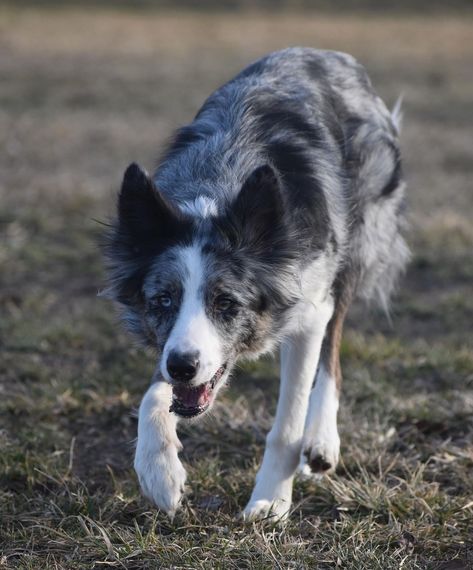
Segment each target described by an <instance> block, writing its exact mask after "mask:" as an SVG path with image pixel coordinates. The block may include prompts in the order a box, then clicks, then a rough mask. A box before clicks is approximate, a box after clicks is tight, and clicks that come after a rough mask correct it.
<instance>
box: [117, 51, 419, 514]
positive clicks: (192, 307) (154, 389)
mask: <svg viewBox="0 0 473 570" xmlns="http://www.w3.org/2000/svg"><path fill="white" fill-rule="evenodd" d="M400 119H401V115H400V105H398V104H396V107H395V109H394V111H393V112H392V113H390V112H389V111H388V110H387V108H386V106H385V105H384V103H383V102H382V100H381V99H380V98H379V97H378V96H377V95H376V93H375V91H374V90H373V87H372V86H371V83H370V80H369V78H368V76H367V74H366V72H365V70H364V68H363V67H362V66H361V65H360V64H359V63H358V62H357V61H356V60H355V59H354V58H353V57H351V56H350V55H347V54H344V53H339V52H334V51H322V50H315V49H310V48H289V49H285V50H282V51H277V52H274V53H271V54H269V55H267V56H266V57H263V58H262V59H259V60H258V61H256V62H254V63H252V64H251V65H250V66H249V67H247V68H246V69H244V70H243V71H242V72H240V73H239V74H238V75H236V76H235V77H234V78H233V79H232V80H230V81H229V82H228V83H226V84H225V85H223V86H222V87H220V88H219V89H217V90H216V91H215V92H214V93H213V94H212V95H210V97H209V98H208V99H207V100H206V101H205V103H204V105H203V106H202V108H201V109H200V110H199V112H198V113H197V115H196V117H195V119H194V120H193V121H192V122H191V123H190V124H189V125H187V126H184V127H183V128H181V129H180V130H178V131H177V133H176V134H175V136H174V138H173V140H172V142H171V143H170V144H169V146H168V148H167V150H166V151H165V152H164V154H163V156H162V158H161V160H160V163H159V166H158V168H157V170H156V171H155V173H154V175H153V176H149V175H148V174H147V173H146V172H145V171H144V170H143V169H142V168H140V167H139V166H138V165H137V164H135V163H133V164H131V165H130V166H129V167H128V169H127V170H126V172H125V175H124V178H123V183H122V186H121V190H120V192H119V197H118V217H117V220H116V222H114V224H113V225H112V229H111V230H110V232H109V234H108V236H107V241H106V259H107V265H108V275H109V287H108V293H109V295H110V296H111V297H112V298H113V299H114V300H115V301H116V302H117V303H118V305H119V306H120V307H121V309H122V314H123V318H124V322H125V324H126V326H127V327H128V329H129V330H131V331H132V333H134V334H135V335H137V336H138V337H139V338H140V339H141V340H142V341H143V342H144V343H145V344H146V345H147V346H150V347H152V348H153V349H154V350H155V351H156V354H157V365H156V371H155V374H154V376H153V380H152V383H151V385H150V387H149V389H148V391H147V392H146V394H145V396H144V398H143V400H142V403H141V405H140V408H139V418H138V440H137V445H136V456H135V462H134V467H135V470H136V473H137V475H138V478H139V482H140V485H141V489H142V492H143V494H144V495H145V496H146V497H148V498H149V499H150V500H151V501H152V502H153V503H154V504H155V505H156V506H157V507H158V508H159V509H162V510H163V511H166V512H167V513H168V514H169V515H171V516H173V515H174V513H175V511H176V509H177V508H178V506H179V504H180V501H181V497H182V495H183V490H184V484H185V481H186V472H185V469H184V467H183V465H182V463H181V462H180V460H179V456H178V454H179V451H180V449H181V444H180V442H179V439H178V437H177V434H176V426H177V424H178V422H179V421H185V420H188V419H189V418H196V417H198V416H202V415H203V414H205V413H207V412H208V411H209V410H210V409H211V408H212V405H213V403H214V401H215V398H216V397H217V394H218V393H219V391H220V390H221V389H222V387H223V386H224V385H225V384H226V383H227V382H228V379H229V376H230V374H231V371H232V369H233V367H234V365H235V363H236V362H237V361H238V360H240V359H255V358H257V357H259V356H260V355H262V354H265V353H270V352H273V351H274V350H275V349H277V348H279V349H280V356H281V384H280V395H279V401H278V404H277V410H276V414H275V420H274V425H273V427H272V429H271V431H270V432H269V434H268V436H267V441H266V448H265V452H264V457H263V460H262V464H261V467H260V469H259V471H258V474H257V477H256V484H255V487H254V489H253V492H252V495H251V498H250V500H249V502H248V504H247V506H246V508H245V509H244V511H243V516H244V518H245V519H247V520H253V519H260V518H265V517H275V518H277V519H284V518H285V517H287V515H288V513H289V511H290V507H291V498H292V485H293V479H294V476H295V473H296V471H297V470H298V468H299V470H300V471H301V472H302V473H304V474H306V475H311V474H314V475H316V476H320V475H322V474H325V473H329V472H331V471H333V470H334V469H335V467H336V465H337V462H338V459H339V450H340V439H339V435H338V431H337V411H338V405H339V395H340V388H341V378H342V377H341V371H340V360H339V348H340V341H341V337H342V327H343V322H344V319H345V316H346V313H347V310H348V308H349V306H350V304H351V302H352V301H353V299H354V298H355V297H356V296H358V297H361V298H363V299H366V300H370V299H377V300H378V301H379V302H380V303H381V305H382V306H383V307H387V304H388V301H389V298H390V294H391V292H392V291H393V289H394V287H395V285H396V282H397V278H398V276H399V275H400V273H401V272H402V270H403V268H404V266H405V264H406V262H407V260H408V257H409V250H408V247H407V245H406V243H405V240H404V239H403V237H402V232H403V227H404V224H405V222H404V219H405V183H404V181H403V173H402V168H401V157H400V150H399V142H398V135H399V126H400Z"/></svg>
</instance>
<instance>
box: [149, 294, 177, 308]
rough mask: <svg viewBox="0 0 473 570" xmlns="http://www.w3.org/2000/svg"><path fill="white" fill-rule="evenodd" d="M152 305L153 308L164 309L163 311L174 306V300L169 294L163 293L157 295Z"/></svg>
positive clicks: (151, 302) (152, 300)
mask: <svg viewBox="0 0 473 570" xmlns="http://www.w3.org/2000/svg"><path fill="white" fill-rule="evenodd" d="M150 305H151V307H152V308H162V309H169V307H170V306H171V305H172V298H171V295H170V294H169V293H162V294H161V295H156V297H153V299H151V301H150Z"/></svg>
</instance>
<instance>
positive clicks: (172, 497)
mask: <svg viewBox="0 0 473 570" xmlns="http://www.w3.org/2000/svg"><path fill="white" fill-rule="evenodd" d="M135 471H136V473H137V475H138V479H139V481H140V486H141V490H142V491H143V494H144V495H145V496H146V497H147V498H148V499H150V500H151V501H152V502H153V503H154V504H155V505H156V506H157V507H158V508H159V509H161V510H163V511H165V512H166V513H167V514H168V515H169V516H170V517H171V518H172V517H173V516H174V514H175V512H176V510H177V508H178V506H179V503H180V502H181V498H182V495H183V492H184V484H185V482H186V471H185V469H184V467H183V465H182V463H181V462H180V460H179V458H178V456H177V449H176V448H174V447H169V448H168V449H166V450H161V451H160V452H158V453H151V452H148V453H146V452H139V450H138V449H137V453H136V456H135Z"/></svg>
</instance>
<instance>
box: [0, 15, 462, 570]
mask: <svg viewBox="0 0 473 570" xmlns="http://www.w3.org/2000/svg"><path fill="white" fill-rule="evenodd" d="M242 29H244V30H245V34H242ZM470 34H471V21H470V19H469V17H468V16H464V17H462V19H455V18H454V17H453V16H451V15H450V16H445V17H442V18H441V19H440V18H439V19H436V18H434V17H428V16H423V17H422V18H421V17H413V16H410V17H402V16H400V15H398V16H396V17H391V18H383V17H382V16H376V17H374V16H371V17H367V16H363V17H362V18H359V19H358V18H356V17H354V16H352V17H342V16H335V15H333V16H328V15H323V16H317V14H314V13H312V14H310V16H307V17H301V16H300V15H299V16H296V15H290V14H289V15H285V16H282V15H281V16H278V15H273V16H264V15H261V14H260V15H255V14H252V15H244V14H242V15H237V14H234V15H229V14H227V15H219V14H206V15H196V14H193V13H185V12H183V13H180V14H173V13H170V12H169V13H166V12H163V13H161V12H152V13H150V14H147V13H146V12H138V13H136V12H134V13H129V14H128V13H127V12H126V11H120V12H114V11H113V10H108V11H105V12H100V11H97V12H90V11H88V12H86V11H77V10H76V11H74V10H62V11H60V12H54V11H52V10H47V9H43V10H38V9H33V8H29V9H22V10H19V9H14V8H9V9H2V11H1V12H0V37H1V38H2V39H1V46H2V49H0V78H1V82H2V84H1V89H0V144H1V147H2V149H3V152H2V153H0V173H1V174H0V196H1V198H0V200H1V202H0V204H1V209H0V230H1V239H0V266H1V267H0V313H1V319H0V349H1V359H0V418H1V419H0V446H1V449H2V451H1V454H0V568H8V569H10V568H11V569H13V568H14V569H18V568H19V569H34V570H36V569H38V568H46V569H59V568H61V569H62V568H65V569H76V568H97V569H98V568H102V567H107V566H108V567H116V568H129V569H134V568H137V569H138V568H186V569H191V568H192V569H194V568H225V569H228V568H235V569H237V568H238V569H241V568H251V569H253V568H255V569H258V568H298V569H299V568H321V569H325V568H356V569H359V568H361V569H363V568H366V569H383V570H384V569H390V568H392V569H398V568H407V569H411V568H412V569H414V568H419V569H425V568H432V569H438V570H440V569H454V568H458V569H459V568H468V567H472V564H473V503H472V500H473V478H472V469H473V446H472V437H473V419H472V418H473V414H472V412H473V353H472V348H471V346H472V342H471V341H472V333H471V322H472V317H473V305H472V300H471V282H472V278H473V262H472V258H471V251H472V246H473V232H472V230H471V215H472V192H471V171H472V166H471V165H472V164H473V160H472V159H473V150H472V149H473V145H472V144H471V143H472V140H471V120H472V116H471V112H470V106H469V102H470V101H471V97H472V95H473V92H472V85H471V81H470V67H471V57H472V55H473V53H472V52H473V47H472V44H471V41H469V38H470ZM433 38H435V41H434V40H433ZM294 44H306V45H317V46H319V47H326V48H332V49H341V50H346V51H350V52H352V53H353V54H354V55H356V56H357V57H359V58H360V59H361V60H362V61H363V62H364V63H365V64H366V66H367V67H368V69H369V71H370V73H371V75H372V77H373V79H374V82H375V85H376V87H377V88H378V90H379V91H380V92H381V94H382V95H383V96H384V97H385V98H386V99H387V100H388V102H390V103H391V102H393V101H394V100H395V99H396V97H397V95H398V94H399V92H401V91H404V93H405V129H404V133H403V148H404V155H405V163H406V172H407V176H408V179H409V186H410V203H411V204H410V207H411V231H410V236H409V241H410V242H411V244H412V247H413V250H414V259H413V262H412V264H411V266H410V268H409V271H408V273H407V275H406V278H405V280H404V282H403V285H402V287H401V290H400V294H399V297H398V299H397V300H396V302H395V304H394V307H393V315H392V320H393V326H390V325H389V323H388V322H387V321H386V320H385V319H384V317H383V316H382V315H378V314H377V313H375V312H374V313H373V312H372V314H371V315H370V318H367V317H366V312H365V311H364V310H362V308H361V307H354V309H353V311H352V313H351V315H350V321H349V325H348V327H347V332H346V335H345V339H344V344H343V351H342V356H343V368H344V375H345V384H344V392H343V400H342V407H341V413H340V430H341V435H342V463H341V465H340V466H339V468H338V469H337V473H336V474H335V475H334V476H332V477H330V478H327V479H325V480H324V481H322V482H320V483H315V482H307V481H297V483H296V486H295V503H294V509H293V513H292V516H291V518H290V520H289V522H288V524H287V525H286V526H285V527H283V528H280V527H273V526H271V525H262V524H251V525H248V524H244V523H243V522H242V521H240V520H239V519H238V518H237V515H238V513H239V511H240V510H241V509H242V507H243V506H244V504H245V502H246V500H247V499H248V497H249V495H250V492H251V487H252V484H253V481H254V475H255V472H256V469H257V466H258V462H259V460H260V459H261V455H262V451H263V445H264V437H265V434H266V431H267V430H268V428H269V426H270V425H271V416H272V413H273V411H274V408H275V404H276V397H277V365H276V363H275V362H272V361H270V360H266V361H262V362H260V363H258V364H257V365H251V366H247V367H242V368H241V369H239V370H238V371H237V374H236V375H235V378H234V380H233V383H232V386H231V387H230V389H229V390H228V391H227V392H226V393H225V395H224V397H222V398H221V401H220V402H219V403H218V405H217V406H216V409H215V412H214V413H213V415H212V417H211V418H209V419H207V420H205V421H204V422H203V423H200V424H196V425H191V426H188V427H186V428H185V429H184V430H183V431H182V432H181V435H182V440H183V442H184V447H185V451H184V453H183V459H184V461H185V463H186V465H187V466H188V470H189V488H188V493H187V496H186V500H185V502H184V505H183V510H182V511H181V512H180V513H179V514H178V515H177V516H176V517H175V519H174V520H173V521H169V520H168V519H167V518H166V517H164V516H163V515H161V514H160V513H158V512H156V511H155V510H154V509H153V508H152V507H151V506H150V505H149V504H147V503H146V502H145V501H144V500H143V499H142V498H141V496H140V493H139V490H138V487H137V483H136V479H135V475H134V473H133V471H132V468H131V465H132V450H133V446H132V442H133V438H134V437H135V434H136V418H135V416H134V413H133V412H134V410H135V409H136V407H137V406H138V404H139V400H140V397H141V395H142V394H143V392H144V390H145V388H146V386H147V384H148V381H149V378H150V376H151V373H152V369H153V359H152V356H151V355H150V354H146V353H145V352H143V351H142V350H141V349H139V348H137V347H136V346H134V345H133V343H132V342H131V341H130V339H129V338H127V336H126V335H125V334H124V333H123V332H122V331H121V329H120V328H119V327H118V326H117V319H116V315H115V313H114V311H113V308H112V307H111V306H110V304H109V303H108V302H107V301H104V300H102V299H99V298H97V297H96V293H97V291H98V290H100V289H101V288H102V287H103V269H102V263H101V259H100V255H99V251H98V247H97V243H98V241H99V237H100V234H101V232H102V227H101V225H100V224H99V223H97V222H96V220H107V218H108V217H109V216H110V215H111V213H112V212H113V208H114V194H115V190H116V187H117V185H118V182H119V180H120V177H121V174H122V171H123V169H124V167H125V166H126V164H127V163H129V162H130V161H131V160H134V159H138V160H140V162H142V163H144V165H145V166H147V167H148V168H152V165H153V164H154V160H155V157H156V156H157V154H158V149H159V145H160V144H162V143H163V141H164V140H165V139H166V137H167V136H168V135H169V134H170V132H171V130H172V129H173V128H175V127H176V126H177V125H178V124H180V123H182V122H184V121H186V120H188V119H189V118H190V117H191V116H192V113H193V112H195V110H196V109H197V108H198V106H199V104H200V103H201V102H202V100H203V99H204V98H205V96H206V95H207V94H208V93H209V92H210V91H211V90H212V89H213V88H215V87H216V86H217V85H218V84H219V83H221V82H223V81H224V80H225V79H227V78H229V77H230V76H231V75H232V74H233V73H235V72H236V71H237V70H238V69H239V68H240V67H241V66H243V65H244V64H245V63H246V62H248V61H249V60H251V59H254V58H255V57H257V56H258V55H260V54H261V53H264V52H266V51H269V50H271V49H275V48H277V47H283V46H285V45H294ZM468 564H469V565H470V566H468Z"/></svg>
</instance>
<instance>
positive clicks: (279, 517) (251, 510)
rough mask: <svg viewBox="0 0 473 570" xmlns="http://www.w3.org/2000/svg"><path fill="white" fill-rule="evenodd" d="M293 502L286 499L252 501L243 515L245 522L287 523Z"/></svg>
mask: <svg viewBox="0 0 473 570" xmlns="http://www.w3.org/2000/svg"><path fill="white" fill-rule="evenodd" d="M290 508H291V501H289V500H285V499H274V500H273V501H269V500H268V499H259V500H254V501H250V502H249V503H248V504H247V505H246V507H245V510H244V511H243V513H242V518H243V520H245V521H257V520H266V521H269V522H282V521H285V520H286V519H287V517H288V515H289V510H290Z"/></svg>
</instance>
